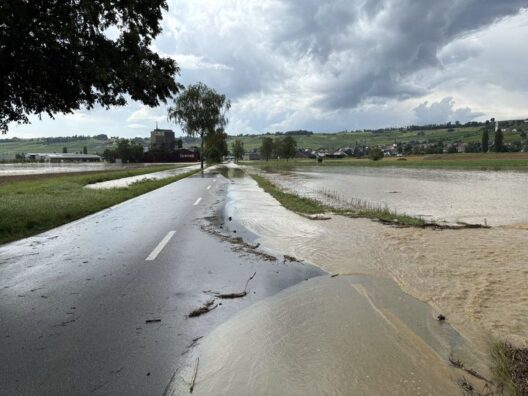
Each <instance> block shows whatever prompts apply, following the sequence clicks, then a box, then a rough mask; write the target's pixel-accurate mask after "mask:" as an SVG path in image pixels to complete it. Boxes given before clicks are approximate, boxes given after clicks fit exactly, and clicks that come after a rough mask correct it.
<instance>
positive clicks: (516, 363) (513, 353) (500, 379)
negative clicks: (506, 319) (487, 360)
mask: <svg viewBox="0 0 528 396" xmlns="http://www.w3.org/2000/svg"><path fill="white" fill-rule="evenodd" d="M491 361H492V371H493V375H494V377H495V378H494V379H495V381H496V382H497V383H498V384H499V385H500V386H501V387H502V388H503V389H504V391H505V392H504V393H505V394H507V395H527V394H528V349H517V348H514V347H513V346H511V345H510V344H508V343H505V342H496V343H495V344H494V345H493V346H492V349H491Z"/></svg>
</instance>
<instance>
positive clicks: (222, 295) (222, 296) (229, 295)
mask: <svg viewBox="0 0 528 396" xmlns="http://www.w3.org/2000/svg"><path fill="white" fill-rule="evenodd" d="M255 275H257V273H256V272H255V273H253V275H251V276H250V277H249V279H248V280H247V282H246V286H245V287H244V290H243V291H241V292H238V293H217V292H212V294H213V295H214V296H215V297H217V298H220V299H222V300H230V299H234V298H242V297H246V296H247V294H248V293H247V287H248V285H249V282H250V281H251V280H252V279H253V278H254V277H255Z"/></svg>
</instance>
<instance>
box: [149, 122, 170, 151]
mask: <svg viewBox="0 0 528 396" xmlns="http://www.w3.org/2000/svg"><path fill="white" fill-rule="evenodd" d="M175 142H176V140H175V138H174V132H173V131H172V130H171V129H158V128H156V129H154V130H153V131H152V132H150V149H151V150H163V151H165V150H167V151H171V150H174V145H175Z"/></svg>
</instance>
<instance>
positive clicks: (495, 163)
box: [243, 153, 528, 171]
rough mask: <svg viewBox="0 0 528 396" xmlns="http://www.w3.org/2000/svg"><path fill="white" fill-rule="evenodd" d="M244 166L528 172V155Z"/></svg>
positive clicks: (280, 162) (253, 163)
mask: <svg viewBox="0 0 528 396" xmlns="http://www.w3.org/2000/svg"><path fill="white" fill-rule="evenodd" d="M243 164H244V165H251V166H256V167H259V168H264V169H270V170H281V169H284V170H287V169H290V168H293V167H300V166H322V167H326V166H358V167H365V166H368V167H378V168H380V167H399V168H424V169H464V170H515V171H528V153H485V154H439V155H427V156H410V157H405V159H402V158H394V157H391V158H384V159H382V160H380V161H371V160H369V159H357V158H343V159H327V160H324V161H323V162H322V163H318V162H317V161H315V160H313V159H294V160H289V161H285V160H270V161H245V162H243Z"/></svg>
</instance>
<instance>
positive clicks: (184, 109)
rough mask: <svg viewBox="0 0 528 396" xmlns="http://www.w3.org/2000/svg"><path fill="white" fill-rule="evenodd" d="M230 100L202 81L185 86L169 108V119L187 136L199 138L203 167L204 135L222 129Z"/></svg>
mask: <svg viewBox="0 0 528 396" xmlns="http://www.w3.org/2000/svg"><path fill="white" fill-rule="evenodd" d="M230 108H231V102H230V101H229V99H227V98H226V96H225V95H221V94H219V93H217V92H216V91H215V90H214V89H212V88H209V87H208V86H207V85H205V84H203V83H201V82H200V83H197V84H193V85H190V86H189V87H187V88H186V89H185V90H184V91H183V92H182V93H181V94H180V95H179V96H178V97H177V98H176V99H175V100H174V105H173V106H172V107H170V108H169V115H168V116H169V120H171V121H174V122H176V123H178V124H180V126H181V127H182V129H183V131H184V132H185V133H186V134H187V135H189V136H195V135H198V136H200V138H201V152H202V155H201V157H202V158H201V160H202V168H203V153H204V137H206V135H208V134H215V133H217V131H222V132H223V130H224V127H225V126H226V125H227V122H228V119H227V112H228V111H229V109H230Z"/></svg>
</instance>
